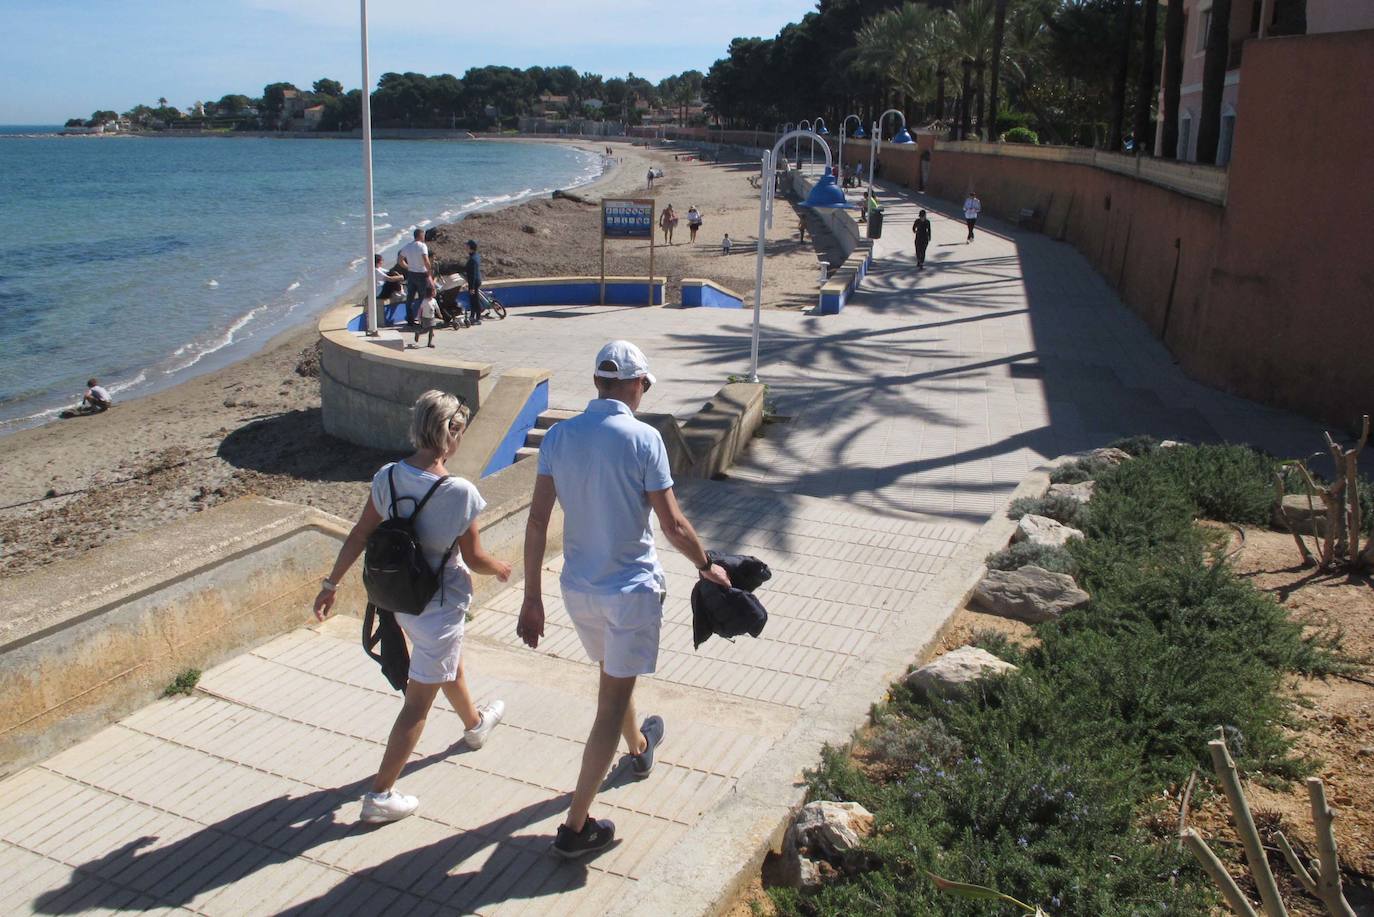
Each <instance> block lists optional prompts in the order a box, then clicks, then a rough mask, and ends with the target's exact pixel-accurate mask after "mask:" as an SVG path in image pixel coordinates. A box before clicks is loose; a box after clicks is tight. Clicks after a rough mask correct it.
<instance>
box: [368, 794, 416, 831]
mask: <svg viewBox="0 0 1374 917" xmlns="http://www.w3.org/2000/svg"><path fill="white" fill-rule="evenodd" d="M419 805H420V800H418V799H416V798H415V797H414V796H407V795H405V794H404V793H398V792H396V791H395V790H387V791H386V792H385V793H364V794H363V814H362V816H361V818H362V820H363V821H365V822H367V823H368V824H372V825H381V824H385V823H386V822H389V821H400V820H401V819H403V818H405V817H406V816H407V815H411V814H414V812H415V810H416V809H417V808H419Z"/></svg>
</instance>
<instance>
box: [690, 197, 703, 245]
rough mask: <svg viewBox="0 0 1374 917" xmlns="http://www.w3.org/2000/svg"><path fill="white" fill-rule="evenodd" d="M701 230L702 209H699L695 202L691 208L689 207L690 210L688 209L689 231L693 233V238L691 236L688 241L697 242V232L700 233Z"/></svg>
mask: <svg viewBox="0 0 1374 917" xmlns="http://www.w3.org/2000/svg"><path fill="white" fill-rule="evenodd" d="M700 230H701V211H700V210H698V209H697V205H696V204H693V205H692V206H691V207H690V208H688V210H687V231H688V232H689V233H691V238H689V239H688V240H687V241H689V242H695V241H696V240H697V233H698V232H699V231H700Z"/></svg>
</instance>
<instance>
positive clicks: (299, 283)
mask: <svg viewBox="0 0 1374 917" xmlns="http://www.w3.org/2000/svg"><path fill="white" fill-rule="evenodd" d="M300 286H301V282H300V281H299V280H297V281H296V282H295V283H293V284H291V286H289V287H287V288H286V292H288V293H290V292H291V291H292V290H298V289H300Z"/></svg>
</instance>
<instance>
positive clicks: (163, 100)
mask: <svg viewBox="0 0 1374 917" xmlns="http://www.w3.org/2000/svg"><path fill="white" fill-rule="evenodd" d="M157 107H158V108H166V107H167V97H166V96H159V97H158V100H157Z"/></svg>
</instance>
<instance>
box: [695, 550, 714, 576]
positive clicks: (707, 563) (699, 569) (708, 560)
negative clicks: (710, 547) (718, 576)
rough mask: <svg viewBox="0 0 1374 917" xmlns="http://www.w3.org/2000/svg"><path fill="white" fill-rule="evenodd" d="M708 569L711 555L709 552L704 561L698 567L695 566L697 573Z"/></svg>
mask: <svg viewBox="0 0 1374 917" xmlns="http://www.w3.org/2000/svg"><path fill="white" fill-rule="evenodd" d="M710 569H711V555H710V554H707V555H706V563H704V564H702V565H701V566H700V567H697V572H698V573H705V572H706V571H707V570H710Z"/></svg>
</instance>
